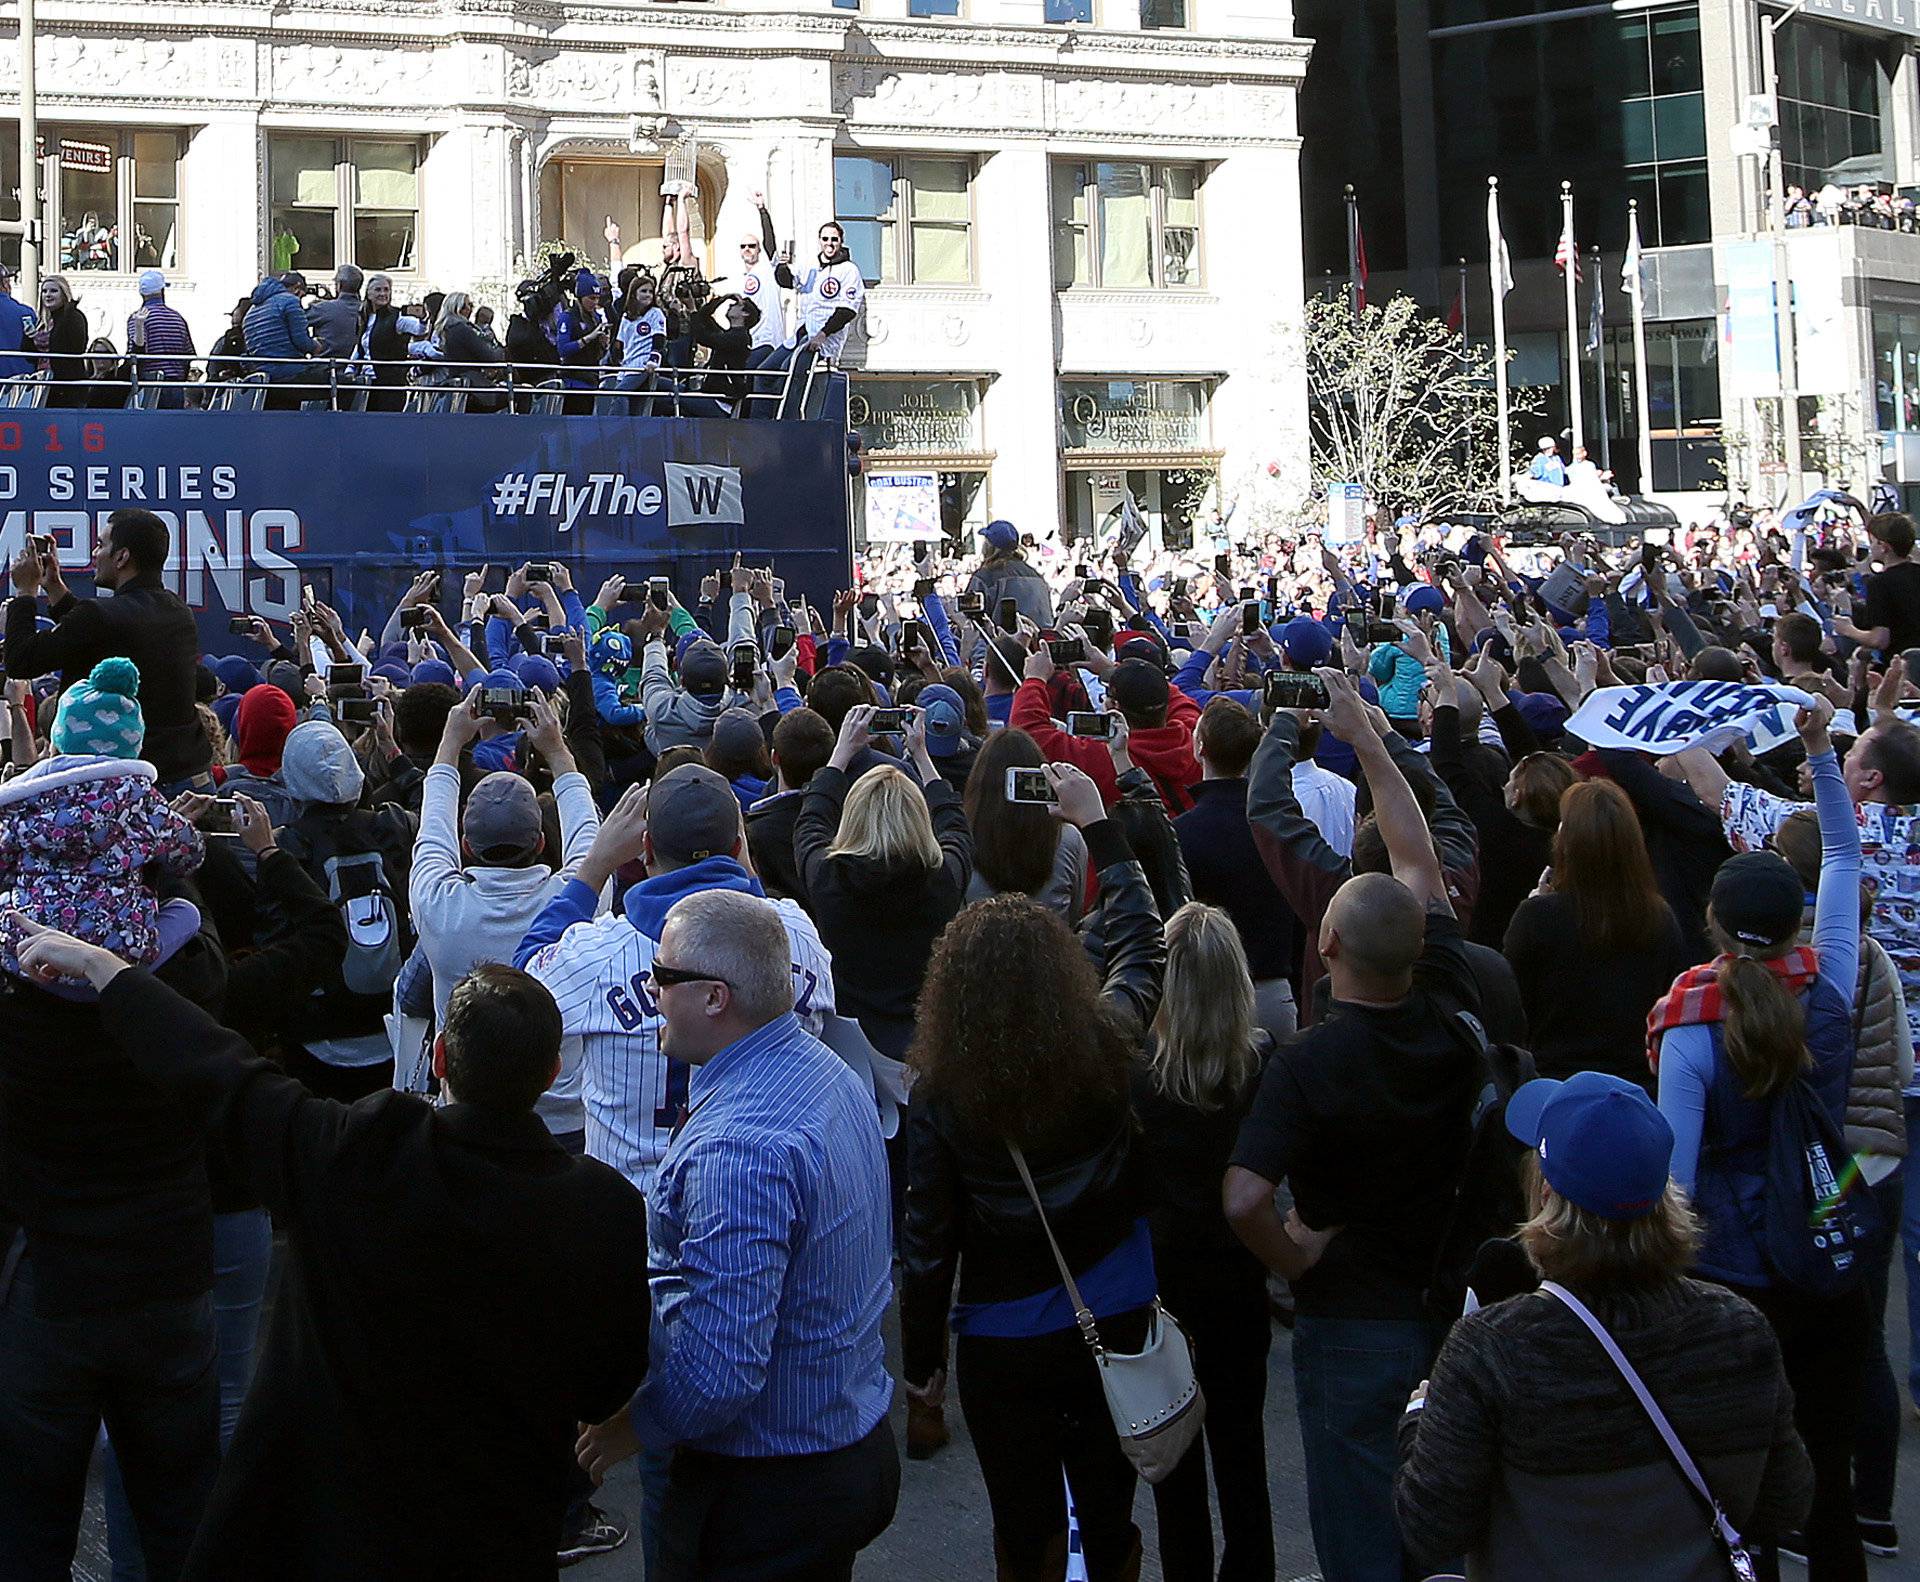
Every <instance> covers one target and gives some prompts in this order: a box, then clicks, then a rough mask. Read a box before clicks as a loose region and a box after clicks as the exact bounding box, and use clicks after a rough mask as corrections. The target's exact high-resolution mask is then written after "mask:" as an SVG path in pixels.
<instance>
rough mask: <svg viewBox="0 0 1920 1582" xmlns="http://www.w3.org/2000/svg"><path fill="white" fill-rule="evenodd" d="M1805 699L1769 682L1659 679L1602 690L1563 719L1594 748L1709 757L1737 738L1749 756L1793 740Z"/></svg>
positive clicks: (1569, 730)
mask: <svg viewBox="0 0 1920 1582" xmlns="http://www.w3.org/2000/svg"><path fill="white" fill-rule="evenodd" d="M1812 702H1813V699H1812V698H1811V697H1809V696H1808V695H1807V694H1806V693H1804V692H1802V691H1800V690H1799V689H1798V688H1796V687H1788V686H1782V685H1781V684H1780V683H1779V682H1777V681H1762V682H1756V683H1753V684H1748V683H1746V682H1742V681H1663V682H1659V683H1657V684H1654V685H1648V686H1638V687H1602V688H1601V689H1600V690H1599V691H1597V692H1594V693H1591V694H1589V695H1588V697H1587V700H1586V701H1585V702H1584V703H1582V704H1581V705H1580V707H1579V709H1578V710H1577V711H1576V712H1575V713H1574V716H1573V718H1572V719H1570V720H1568V721H1567V734H1568V735H1570V736H1577V737H1579V738H1580V739H1581V740H1582V741H1584V742H1587V743H1590V744H1591V745H1592V746H1595V747H1624V748H1626V749H1628V750H1629V751H1631V752H1641V753H1651V754H1653V755H1654V756H1655V757H1665V756H1666V755H1667V754H1669V753H1677V752H1684V751H1686V749H1687V748H1689V747H1705V748H1707V749H1709V750H1710V751H1714V752H1717V751H1719V750H1720V749H1721V748H1723V747H1730V746H1732V745H1733V743H1735V742H1737V741H1741V740H1744V741H1745V742H1746V744H1747V749H1748V751H1750V752H1752V753H1753V754H1754V755H1755V756H1758V755H1759V754H1761V753H1765V752H1771V751H1772V750H1773V749H1774V748H1775V747H1778V746H1779V745H1780V744H1781V743H1782V742H1786V741H1791V740H1792V739H1793V736H1794V728H1793V719H1794V715H1795V713H1796V712H1797V711H1798V710H1800V709H1802V708H1805V707H1807V706H1809V705H1811V704H1812Z"/></svg>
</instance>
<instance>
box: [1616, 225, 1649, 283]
mask: <svg viewBox="0 0 1920 1582" xmlns="http://www.w3.org/2000/svg"><path fill="white" fill-rule="evenodd" d="M1645 267H1646V266H1645V264H1644V263H1643V261H1642V259H1641V256H1640V211H1639V210H1638V209H1629V210H1628V211H1627V259H1626V262H1625V263H1624V264H1622V265H1621V266H1620V284H1621V285H1623V286H1625V287H1626V288H1627V295H1628V296H1630V297H1631V298H1633V300H1634V301H1635V302H1638V301H1639V300H1640V297H1641V294H1642V293H1643V292H1644V291H1645V290H1646V281H1645V279H1644V278H1643V271H1644V270H1645Z"/></svg>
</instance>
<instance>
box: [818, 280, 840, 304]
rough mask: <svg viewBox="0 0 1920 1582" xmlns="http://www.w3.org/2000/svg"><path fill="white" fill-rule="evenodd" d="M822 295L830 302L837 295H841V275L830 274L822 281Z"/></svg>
mask: <svg viewBox="0 0 1920 1582" xmlns="http://www.w3.org/2000/svg"><path fill="white" fill-rule="evenodd" d="M820 295H821V296H823V297H825V298H826V299H827V300H828V301H829V302H831V301H832V300H833V299H834V298H835V297H837V296H839V295H840V277H839V276H838V275H828V276H827V278H826V279H825V280H823V281H821V282H820Z"/></svg>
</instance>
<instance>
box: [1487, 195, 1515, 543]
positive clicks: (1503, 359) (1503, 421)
mask: <svg viewBox="0 0 1920 1582" xmlns="http://www.w3.org/2000/svg"><path fill="white" fill-rule="evenodd" d="M1506 273H1507V261H1506V243H1505V241H1504V240H1502V238H1501V234H1500V178H1499V177H1498V176H1489V177H1487V278H1488V281H1489V283H1490V284H1491V286H1492V288H1493V291H1492V295H1493V375H1494V377H1493V387H1494V390H1495V392H1496V394H1495V403H1494V404H1495V409H1496V410H1497V412H1498V413H1499V421H1500V503H1501V504H1502V505H1504V504H1506V502H1507V501H1509V500H1511V499H1512V498H1513V410H1512V407H1511V404H1510V403H1509V401H1508V397H1507V280H1506Z"/></svg>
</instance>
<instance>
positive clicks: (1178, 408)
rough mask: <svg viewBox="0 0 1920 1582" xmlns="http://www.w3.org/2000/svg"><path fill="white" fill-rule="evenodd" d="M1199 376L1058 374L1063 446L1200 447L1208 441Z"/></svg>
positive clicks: (1205, 393)
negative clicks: (1078, 376)
mask: <svg viewBox="0 0 1920 1582" xmlns="http://www.w3.org/2000/svg"><path fill="white" fill-rule="evenodd" d="M1207 398H1208V385H1207V382H1206V381H1205V380H1202V379H1063V380H1061V381H1060V426H1061V431H1062V437H1063V439H1064V441H1065V445H1066V448H1067V449H1068V450H1097V451H1124V450H1199V449H1203V448H1204V447H1205V445H1206V443H1207Z"/></svg>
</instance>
